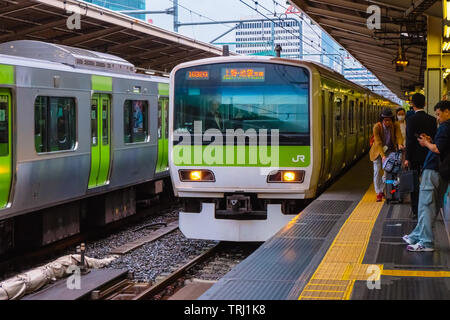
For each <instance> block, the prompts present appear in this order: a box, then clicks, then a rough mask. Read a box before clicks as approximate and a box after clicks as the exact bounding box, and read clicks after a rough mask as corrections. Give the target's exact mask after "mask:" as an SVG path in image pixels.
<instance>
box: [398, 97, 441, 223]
mask: <svg viewBox="0 0 450 320" xmlns="http://www.w3.org/2000/svg"><path fill="white" fill-rule="evenodd" d="M411 100H412V102H411V104H412V107H413V108H414V111H415V113H414V115H411V116H410V117H408V118H407V119H406V155H405V161H404V165H405V167H409V168H410V169H411V170H416V171H417V176H420V175H421V173H422V167H423V163H424V161H425V157H426V156H427V153H428V149H427V148H425V147H422V146H421V145H420V144H419V142H418V141H417V139H418V138H419V137H420V135H421V134H422V133H425V134H426V135H428V136H431V137H434V135H435V134H436V130H437V122H436V118H435V117H433V116H431V115H429V114H427V113H426V112H425V111H424V107H425V96H424V95H423V94H420V93H415V94H414V95H413V96H412V98H411ZM415 184H416V185H415V186H414V191H413V192H412V193H411V211H412V215H413V217H414V218H417V210H418V209H417V208H418V204H419V181H418V180H417V181H416V182H415Z"/></svg>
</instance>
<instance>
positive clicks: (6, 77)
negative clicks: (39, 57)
mask: <svg viewBox="0 0 450 320" xmlns="http://www.w3.org/2000/svg"><path fill="white" fill-rule="evenodd" d="M0 84H14V66H10V65H6V64H0Z"/></svg>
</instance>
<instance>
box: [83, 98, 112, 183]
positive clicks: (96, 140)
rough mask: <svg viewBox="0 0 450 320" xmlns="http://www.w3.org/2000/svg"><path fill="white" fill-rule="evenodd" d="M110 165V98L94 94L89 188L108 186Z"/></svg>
mask: <svg viewBox="0 0 450 320" xmlns="http://www.w3.org/2000/svg"><path fill="white" fill-rule="evenodd" d="M110 163H111V98H110V96H109V95H107V94H99V93H95V94H94V95H93V96H92V99H91V172H90V175H89V185H88V187H89V188H95V187H99V186H102V185H105V184H108V182H109V181H108V180H109V169H110Z"/></svg>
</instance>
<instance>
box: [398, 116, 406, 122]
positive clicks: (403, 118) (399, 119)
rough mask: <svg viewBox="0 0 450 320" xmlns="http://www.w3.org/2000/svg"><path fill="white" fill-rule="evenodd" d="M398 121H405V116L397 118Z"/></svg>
mask: <svg viewBox="0 0 450 320" xmlns="http://www.w3.org/2000/svg"><path fill="white" fill-rule="evenodd" d="M397 119H398V121H403V120H405V116H397Z"/></svg>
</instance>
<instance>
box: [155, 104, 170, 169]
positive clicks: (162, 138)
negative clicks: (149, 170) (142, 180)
mask: <svg viewBox="0 0 450 320" xmlns="http://www.w3.org/2000/svg"><path fill="white" fill-rule="evenodd" d="M168 138H169V98H167V97H160V98H159V99H158V162H157V164H156V172H157V173H158V172H163V171H166V170H168V167H169V154H168V153H169V140H168Z"/></svg>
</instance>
